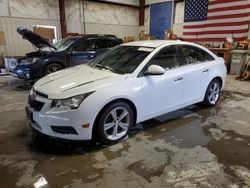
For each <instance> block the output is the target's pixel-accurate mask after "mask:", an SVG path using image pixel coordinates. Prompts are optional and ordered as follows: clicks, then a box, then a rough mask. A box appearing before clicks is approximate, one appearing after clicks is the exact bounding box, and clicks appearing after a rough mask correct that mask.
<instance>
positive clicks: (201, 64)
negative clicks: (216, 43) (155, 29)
mask: <svg viewBox="0 0 250 188" xmlns="http://www.w3.org/2000/svg"><path fill="white" fill-rule="evenodd" d="M178 51H179V57H180V59H181V67H182V70H183V73H184V89H183V103H184V105H189V104H193V103H196V102H200V101H202V100H203V97H204V94H205V92H206V89H207V86H208V82H209V72H210V68H211V66H212V65H213V64H212V63H211V62H212V61H214V58H213V57H212V56H211V55H210V54H208V53H207V52H206V51H204V50H202V49H200V48H198V47H195V46H191V45H180V46H178Z"/></svg>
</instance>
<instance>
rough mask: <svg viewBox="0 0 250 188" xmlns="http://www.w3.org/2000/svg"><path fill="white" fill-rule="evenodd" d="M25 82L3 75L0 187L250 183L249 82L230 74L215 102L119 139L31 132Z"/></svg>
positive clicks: (140, 127)
mask: <svg viewBox="0 0 250 188" xmlns="http://www.w3.org/2000/svg"><path fill="white" fill-rule="evenodd" d="M29 89H30V86H25V85H23V83H22V82H21V81H20V80H17V79H15V78H12V77H10V76H5V77H0V97H1V99H0V187H1V188H5V187H6V188H12V187H25V188H26V187H33V183H35V182H36V181H37V180H38V179H39V178H41V177H44V178H45V179H46V181H47V183H48V184H47V186H45V187H51V188H61V187H63V188H69V187H76V188H78V187H79V188H80V187H91V188H92V187H114V188H117V187H128V186H129V187H131V188H132V187H232V188H236V187H250V118H249V116H250V83H249V82H240V81H236V80H234V79H233V77H232V76H228V78H227V83H226V87H225V90H224V91H223V93H222V95H221V98H220V101H219V103H218V105H217V106H216V107H213V108H204V107H201V106H196V105H193V106H189V107H187V108H184V109H181V110H178V111H175V112H172V113H169V114H166V115H163V116H160V117H157V118H154V119H151V120H149V121H146V122H143V123H141V124H139V125H137V126H136V128H135V129H134V130H132V132H131V133H130V135H129V137H128V138H127V139H125V140H123V141H121V142H120V143H118V144H115V145H112V146H103V145H100V144H98V143H94V142H65V141H58V140H52V139H50V138H47V137H46V136H41V135H37V134H34V133H32V132H31V130H30V128H29V127H28V124H27V119H26V116H25V110H24V107H25V105H26V101H27V96H28V92H29Z"/></svg>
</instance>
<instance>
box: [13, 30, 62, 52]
mask: <svg viewBox="0 0 250 188" xmlns="http://www.w3.org/2000/svg"><path fill="white" fill-rule="evenodd" d="M17 32H18V33H19V34H20V35H22V37H23V38H24V39H27V40H28V41H29V42H31V44H33V45H35V46H36V47H37V48H43V47H50V48H54V49H55V50H57V48H56V47H55V46H53V45H52V44H50V43H49V42H47V41H46V39H44V38H43V37H41V36H40V35H38V34H36V33H34V32H32V31H30V30H29V29H26V28H22V27H18V28H17Z"/></svg>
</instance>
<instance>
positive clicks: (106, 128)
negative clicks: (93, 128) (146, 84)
mask: <svg viewBox="0 0 250 188" xmlns="http://www.w3.org/2000/svg"><path fill="white" fill-rule="evenodd" d="M133 122H134V114H133V110H132V108H131V107H130V105H128V104H127V103H125V102H116V103H113V104H111V105H109V106H108V107H106V108H105V109H104V110H103V111H102V112H101V114H100V116H99V118H98V122H97V139H98V140H99V141H101V142H103V143H107V144H110V143H115V142H117V141H119V140H121V139H122V138H124V137H125V136H126V135H127V133H128V130H129V128H130V127H131V126H132V124H133Z"/></svg>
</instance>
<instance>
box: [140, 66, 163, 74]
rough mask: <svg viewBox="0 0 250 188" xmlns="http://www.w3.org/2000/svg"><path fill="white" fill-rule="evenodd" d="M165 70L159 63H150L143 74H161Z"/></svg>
mask: <svg viewBox="0 0 250 188" xmlns="http://www.w3.org/2000/svg"><path fill="white" fill-rule="evenodd" d="M164 73H165V70H164V69H163V68H162V67H161V66H159V65H150V66H149V67H148V69H147V70H146V71H145V72H144V75H162V74H164Z"/></svg>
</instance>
